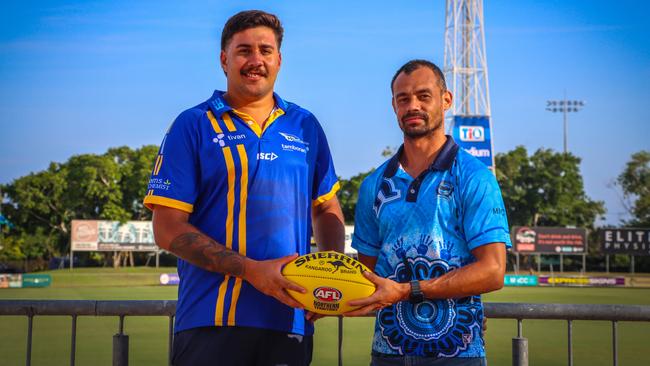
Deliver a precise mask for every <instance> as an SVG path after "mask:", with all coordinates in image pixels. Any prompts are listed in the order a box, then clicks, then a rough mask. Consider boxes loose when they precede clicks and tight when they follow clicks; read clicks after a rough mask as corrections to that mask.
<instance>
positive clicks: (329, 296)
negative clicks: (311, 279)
mask: <svg viewBox="0 0 650 366" xmlns="http://www.w3.org/2000/svg"><path fill="white" fill-rule="evenodd" d="M342 296H343V295H342V294H341V291H339V290H337V289H335V288H334V287H318V288H316V289H314V297H315V298H316V299H318V300H320V301H323V302H339V301H340V300H341V297H342Z"/></svg>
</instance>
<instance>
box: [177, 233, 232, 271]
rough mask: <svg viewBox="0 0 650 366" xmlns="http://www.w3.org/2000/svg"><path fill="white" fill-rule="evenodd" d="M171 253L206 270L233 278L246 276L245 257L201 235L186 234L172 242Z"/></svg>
mask: <svg viewBox="0 0 650 366" xmlns="http://www.w3.org/2000/svg"><path fill="white" fill-rule="evenodd" d="M169 249H170V251H171V252H172V253H174V254H176V255H177V256H179V257H181V258H183V259H184V260H186V261H188V262H190V263H192V264H194V265H196V266H199V267H201V268H203V269H205V270H208V271H212V272H219V273H223V274H227V275H231V276H236V277H242V276H243V275H244V257H242V256H241V255H239V253H236V252H233V251H232V250H230V249H227V248H226V247H224V246H223V245H221V244H219V243H217V242H216V241H214V240H212V239H210V238H209V237H207V236H206V235H203V234H200V233H185V234H181V235H179V236H177V237H176V238H175V239H174V240H172V242H171V245H170V248H169Z"/></svg>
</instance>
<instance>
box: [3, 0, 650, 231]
mask: <svg viewBox="0 0 650 366" xmlns="http://www.w3.org/2000/svg"><path fill="white" fill-rule="evenodd" d="M251 8H259V9H263V10H267V11H271V12H273V13H276V14H278V15H279V16H280V18H281V20H282V21H283V23H284V27H285V40H284V43H283V47H282V53H283V65H282V70H281V72H280V76H279V79H278V83H277V85H276V91H277V92H278V93H279V94H280V95H281V96H283V97H284V98H285V99H287V100H290V101H293V102H296V103H298V104H300V105H301V106H303V107H306V108H307V109H310V110H311V111H312V112H314V114H315V115H316V116H317V117H318V118H319V120H320V121H321V123H322V125H323V127H324V129H325V131H326V133H327V135H328V138H329V141H330V146H331V149H332V154H333V156H334V161H335V165H336V168H337V172H338V174H339V175H341V176H343V177H349V176H351V175H354V174H356V173H358V172H362V171H367V170H368V169H370V168H372V167H375V166H377V165H379V164H380V163H381V162H382V160H383V158H382V157H381V151H382V149H383V148H384V147H385V146H387V145H388V146H396V145H398V144H399V143H400V141H401V133H400V131H399V129H398V127H397V125H396V122H395V118H394V115H393V113H392V110H391V107H390V89H389V82H390V79H391V77H392V75H393V73H394V71H395V70H396V69H397V68H398V67H399V66H401V65H402V64H403V63H404V62H406V61H407V60H409V59H412V58H427V59H430V60H432V61H434V62H436V63H438V64H440V65H441V66H442V64H443V56H444V20H445V19H444V17H445V13H444V12H445V5H444V1H442V0H439V1H428V2H421V1H418V2H395V1H390V2H387V1H322V2H310V1H277V2H273V1H238V2H226V1H220V2H218V1H183V2H177V1H174V2H172V1H169V2H163V1H93V2H91V1H87V2H86V1H47V2H44V1H10V2H8V3H3V11H2V13H0V183H7V182H11V181H12V180H13V179H15V178H18V177H20V176H22V175H25V174H28V173H30V172H33V171H39V170H42V169H44V168H46V167H47V165H48V164H49V162H50V161H65V160H67V159H68V158H69V157H70V156H72V155H75V154H81V153H103V152H105V151H106V149H108V148H109V147H114V146H120V145H129V146H132V147H139V146H141V145H145V144H158V143H159V142H160V140H161V139H162V136H163V133H164V131H165V129H166V128H167V126H168V125H169V124H170V123H171V121H172V120H173V119H174V118H175V117H176V115H178V113H180V111H182V110H183V109H186V108H188V107H190V106H193V105H195V104H198V103H199V102H201V101H203V100H205V99H207V98H208V97H209V96H210V95H211V93H212V91H213V90H214V89H217V88H223V87H224V85H225V79H224V77H223V74H222V72H221V70H220V68H219V64H218V50H219V37H220V33H221V28H222V26H223V24H224V23H225V21H226V20H227V18H228V17H229V16H231V15H233V14H234V13H235V12H237V11H239V10H244V9H251ZM484 8H485V32H486V47H487V58H488V72H489V80H490V94H491V104H492V120H493V128H494V141H495V150H496V152H505V151H508V150H511V149H513V148H514V147H515V146H517V145H524V146H525V147H526V148H527V149H528V150H529V151H530V152H532V151H535V150H536V149H538V148H541V147H544V148H552V149H554V150H557V151H560V150H561V149H562V117H561V115H560V114H553V113H550V112H546V111H545V109H544V108H545V101H546V100H548V99H559V98H561V97H562V95H563V93H564V90H566V91H567V95H568V97H569V98H571V99H580V100H584V101H586V103H587V105H586V107H585V108H584V110H583V111H581V112H580V113H577V114H574V115H570V116H569V150H570V151H571V152H572V153H574V154H576V155H578V156H580V157H581V158H582V165H581V170H582V172H583V176H584V180H585V187H586V191H587V194H588V195H589V196H590V197H591V198H592V199H596V200H602V201H605V203H606V207H607V210H608V214H607V218H606V222H607V223H611V224H616V223H618V222H619V221H620V219H621V218H624V217H625V209H624V208H623V206H622V204H621V202H620V192H618V193H617V191H616V189H614V188H612V187H611V183H612V182H613V180H614V179H615V177H616V176H617V175H618V174H619V173H620V172H621V171H622V169H623V167H624V165H625V162H626V161H627V160H628V159H629V157H630V155H631V154H632V153H634V152H636V151H639V150H642V149H646V150H650V142H649V141H650V134H649V133H648V127H650V123H649V122H648V115H647V113H646V112H645V110H646V103H648V101H650V92H649V91H648V85H649V84H650V30H649V29H648V24H650V19H649V17H648V15H647V14H648V13H649V10H650V5H648V3H647V2H644V1H617V2H612V1H530V0H520V1H495V0H492V1H490V0H486V1H485V2H484Z"/></svg>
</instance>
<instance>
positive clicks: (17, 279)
mask: <svg viewBox="0 0 650 366" xmlns="http://www.w3.org/2000/svg"><path fill="white" fill-rule="evenodd" d="M21 287H23V275H22V274H20V273H0V288H21Z"/></svg>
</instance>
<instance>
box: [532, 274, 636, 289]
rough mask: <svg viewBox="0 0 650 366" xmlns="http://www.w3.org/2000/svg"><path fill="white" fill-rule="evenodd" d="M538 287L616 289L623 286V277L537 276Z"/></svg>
mask: <svg viewBox="0 0 650 366" xmlns="http://www.w3.org/2000/svg"><path fill="white" fill-rule="evenodd" d="M539 285H540V286H578V287H612V286H614V287H616V286H625V277H572V276H539Z"/></svg>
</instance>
